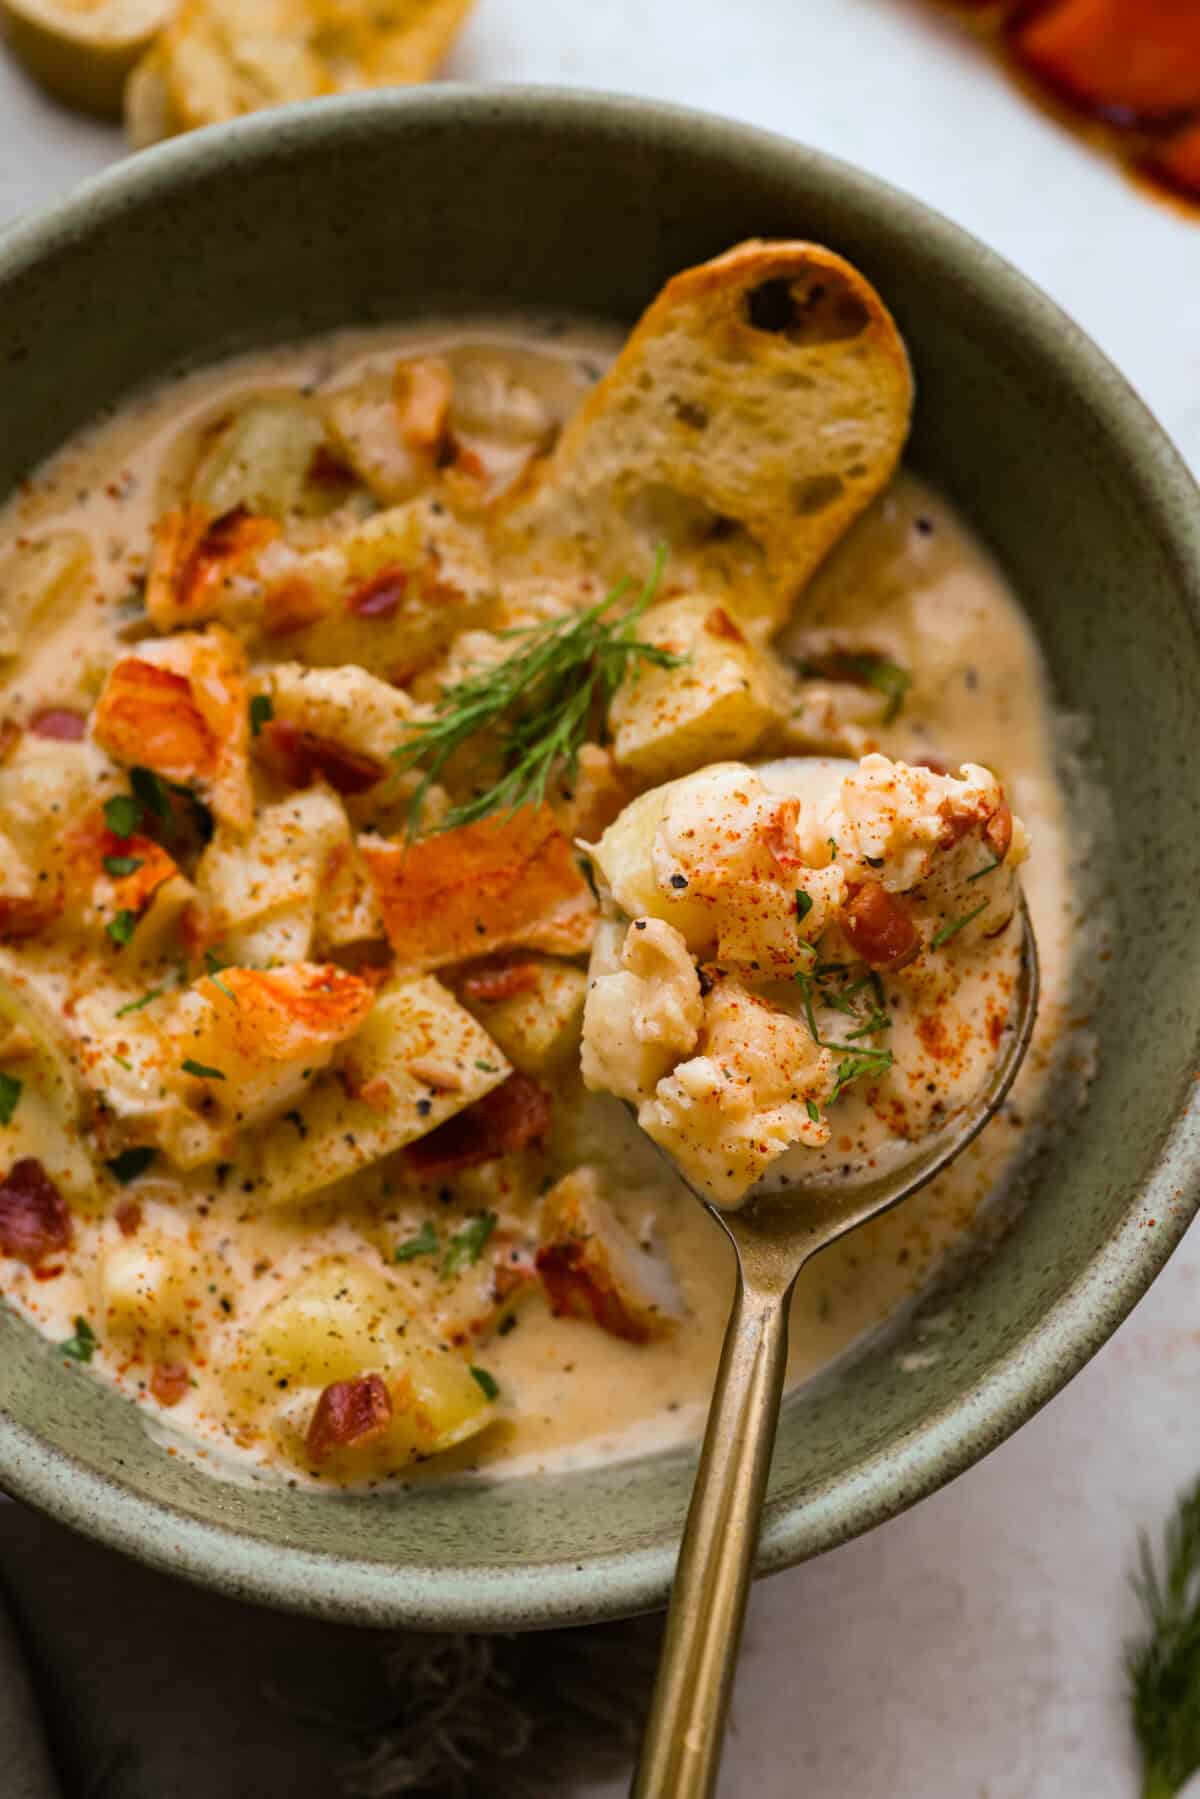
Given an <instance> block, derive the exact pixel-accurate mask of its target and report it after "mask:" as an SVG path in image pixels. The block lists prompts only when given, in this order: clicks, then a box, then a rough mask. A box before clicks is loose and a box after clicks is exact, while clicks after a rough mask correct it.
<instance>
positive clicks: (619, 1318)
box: [536, 1168, 683, 1343]
mask: <svg viewBox="0 0 1200 1799" xmlns="http://www.w3.org/2000/svg"><path fill="white" fill-rule="evenodd" d="M541 1237H542V1242H541V1247H540V1248H539V1250H538V1252H537V1257H536V1261H537V1271H538V1273H539V1275H540V1276H541V1279H542V1285H543V1287H544V1288H545V1290H546V1297H547V1299H548V1301H549V1303H550V1309H551V1310H552V1311H553V1312H554V1313H555V1315H556V1316H558V1317H566V1318H578V1319H582V1320H583V1321H584V1322H585V1323H586V1322H591V1323H593V1324H598V1325H599V1326H600V1329H601V1330H605V1331H608V1333H609V1335H610V1336H614V1337H622V1338H624V1340H625V1341H626V1342H627V1343H651V1342H655V1341H657V1340H659V1339H661V1338H663V1337H668V1336H670V1335H671V1333H672V1332H673V1331H674V1330H675V1329H676V1328H677V1326H678V1324H679V1320H680V1317H681V1316H682V1311H683V1306H682V1299H681V1296H680V1294H679V1290H678V1287H677V1285H676V1282H675V1278H674V1276H673V1274H672V1273H671V1271H670V1269H669V1268H667V1267H666V1266H665V1265H664V1264H662V1263H659V1262H657V1261H656V1260H655V1259H654V1258H652V1257H650V1256H647V1255H646V1254H645V1253H644V1252H643V1251H641V1250H639V1248H638V1246H637V1244H636V1243H635V1242H634V1240H633V1238H632V1237H631V1236H630V1235H629V1232H628V1231H627V1230H626V1229H625V1227H624V1226H623V1225H622V1224H621V1223H620V1221H619V1220H618V1219H617V1217H616V1215H615V1213H614V1212H613V1210H612V1208H611V1206H610V1205H609V1204H608V1202H607V1200H606V1199H605V1198H604V1197H603V1194H602V1192H601V1190H600V1186H599V1183H598V1181H597V1179H596V1175H595V1172H594V1170H592V1169H589V1168H577V1169H576V1170H575V1171H574V1173H573V1174H568V1175H565V1176H564V1177H563V1179H562V1180H561V1181H559V1182H558V1184H557V1186H555V1187H553V1188H552V1189H551V1191H550V1192H549V1193H548V1194H547V1195H546V1197H545V1199H544V1200H543V1202H542V1221H541Z"/></svg>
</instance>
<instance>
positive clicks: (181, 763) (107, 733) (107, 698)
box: [92, 656, 218, 781]
mask: <svg viewBox="0 0 1200 1799" xmlns="http://www.w3.org/2000/svg"><path fill="white" fill-rule="evenodd" d="M92 728H93V732H94V735H95V738H96V742H97V743H98V744H100V745H101V747H102V748H104V749H106V750H108V751H109V752H110V753H111V754H112V755H113V756H115V757H116V758H117V760H118V762H125V763H129V764H135V763H141V764H143V765H144V766H145V767H147V768H152V769H154V770H156V772H157V773H158V774H160V775H165V776H166V777H167V779H168V780H171V781H188V780H194V779H197V778H200V777H204V776H206V775H211V774H212V773H214V771H215V769H216V767H217V760H218V745H217V741H216V739H215V737H214V736H213V733H212V730H211V729H210V727H209V723H208V720H207V719H206V718H205V717H204V714H203V713H202V712H201V710H200V708H199V706H198V705H197V704H196V701H195V699H194V697H193V694H192V684H191V682H190V681H189V680H188V679H187V676H186V675H177V674H175V673H174V671H173V670H171V669H169V668H160V667H159V665H158V664H157V663H156V662H147V661H145V660H144V659H143V658H142V657H141V656H125V657H123V658H122V659H121V661H120V662H118V663H116V664H114V666H113V668H112V671H111V673H110V674H109V677H108V680H107V681H106V683H105V686H104V691H103V693H102V694H101V695H100V698H99V701H98V702H97V705H96V711H95V716H94V720H93V727H92Z"/></svg>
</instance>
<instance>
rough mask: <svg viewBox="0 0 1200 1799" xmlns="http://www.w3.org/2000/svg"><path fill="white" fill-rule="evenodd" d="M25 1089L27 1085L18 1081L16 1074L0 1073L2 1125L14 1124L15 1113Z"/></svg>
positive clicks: (0, 1115)
mask: <svg viewBox="0 0 1200 1799" xmlns="http://www.w3.org/2000/svg"><path fill="white" fill-rule="evenodd" d="M24 1088H25V1083H24V1082H23V1081H20V1080H18V1079H17V1077H16V1075H15V1074H4V1073H3V1072H0V1125H4V1124H11V1123H12V1121H13V1113H14V1112H15V1111H16V1109H17V1102H18V1101H19V1100H20V1097H21V1094H22V1093H23V1092H24Z"/></svg>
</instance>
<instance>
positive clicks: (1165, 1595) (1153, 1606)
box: [1125, 1481, 1200, 1799]
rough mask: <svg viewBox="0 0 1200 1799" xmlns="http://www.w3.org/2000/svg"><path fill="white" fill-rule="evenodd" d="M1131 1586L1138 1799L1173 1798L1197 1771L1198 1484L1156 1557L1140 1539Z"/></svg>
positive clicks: (1128, 1656)
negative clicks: (1137, 1622) (1137, 1621)
mask: <svg viewBox="0 0 1200 1799" xmlns="http://www.w3.org/2000/svg"><path fill="white" fill-rule="evenodd" d="M1133 1586H1134V1591H1135V1592H1136V1593H1137V1596H1138V1598H1139V1600H1140V1601H1141V1605H1142V1610H1143V1612H1144V1614H1145V1619H1146V1625H1145V1630H1144V1631H1143V1633H1142V1635H1141V1636H1139V1637H1137V1638H1136V1639H1135V1640H1134V1641H1133V1642H1131V1643H1130V1644H1129V1645H1128V1646H1127V1648H1126V1652H1125V1667H1126V1672H1127V1674H1128V1677H1129V1695H1130V1703H1131V1708H1132V1713H1133V1731H1134V1735H1135V1736H1136V1738H1137V1742H1138V1747H1139V1749H1140V1750H1141V1755H1142V1799H1173V1796H1174V1795H1175V1794H1176V1793H1178V1792H1179V1791H1180V1789H1181V1788H1182V1787H1183V1786H1185V1785H1186V1783H1187V1781H1188V1780H1189V1779H1190V1778H1191V1776H1192V1775H1193V1774H1194V1773H1195V1772H1196V1771H1197V1769H1200V1481H1197V1482H1196V1484H1195V1485H1194V1486H1193V1487H1192V1488H1191V1489H1190V1490H1189V1491H1188V1492H1186V1493H1184V1494H1183V1495H1182V1497H1181V1498H1180V1500H1179V1501H1178V1503H1177V1505H1176V1507H1175V1510H1174V1512H1173V1513H1172V1515H1171V1518H1170V1520H1169V1521H1168V1523H1167V1526H1166V1530H1165V1531H1164V1533H1163V1545H1162V1552H1161V1557H1160V1558H1156V1557H1155V1553H1154V1550H1153V1549H1152V1547H1151V1544H1150V1540H1149V1538H1148V1537H1147V1536H1146V1534H1145V1532H1143V1533H1142V1534H1141V1536H1140V1538H1139V1540H1138V1567H1137V1571H1136V1573H1135V1574H1134V1577H1133Z"/></svg>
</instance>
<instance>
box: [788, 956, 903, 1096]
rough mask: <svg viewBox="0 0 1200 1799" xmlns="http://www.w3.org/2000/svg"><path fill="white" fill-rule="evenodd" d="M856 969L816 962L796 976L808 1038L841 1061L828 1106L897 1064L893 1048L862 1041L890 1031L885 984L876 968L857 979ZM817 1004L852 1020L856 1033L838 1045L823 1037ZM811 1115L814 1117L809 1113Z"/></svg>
mask: <svg viewBox="0 0 1200 1799" xmlns="http://www.w3.org/2000/svg"><path fill="white" fill-rule="evenodd" d="M855 966H856V965H855V964H853V963H847V962H818V963H817V965H816V967H815V968H814V969H812V971H811V972H809V971H807V970H801V971H800V972H799V973H798V974H797V975H796V977H795V979H796V982H797V984H798V986H799V988H800V994H801V998H802V1000H803V1002H804V1019H805V1023H806V1024H807V1025H808V1031H809V1035H810V1037H811V1038H812V1040H813V1042H814V1043H815V1044H816V1045H817V1046H818V1048H820V1049H827V1050H831V1051H832V1052H833V1054H834V1055H836V1056H839V1057H840V1058H841V1060H840V1061H839V1062H838V1067H837V1074H836V1075H835V1077H834V1083H833V1091H832V1092H831V1093H830V1095H829V1103H830V1105H832V1104H833V1102H834V1100H835V1099H837V1098H838V1096H839V1094H841V1093H843V1092H844V1091H845V1089H846V1088H847V1087H849V1086H850V1085H851V1084H852V1083H853V1082H854V1081H857V1080H861V1079H862V1078H863V1077H864V1076H867V1077H875V1078H878V1076H880V1075H882V1074H886V1073H887V1071H888V1069H889V1068H890V1067H891V1066H892V1062H893V1056H892V1052H891V1050H890V1049H880V1048H877V1047H876V1046H875V1045H874V1044H870V1043H867V1042H865V1041H864V1039H865V1038H867V1037H874V1036H876V1035H878V1033H879V1032H880V1031H889V1030H891V1028H892V1021H891V1019H890V1018H889V1017H888V1014H887V1010H886V995H885V994H884V991H883V982H882V981H881V980H880V978H879V975H878V974H877V973H876V971H875V970H874V969H873V968H869V969H868V970H867V972H866V973H865V974H862V975H858V976H857V977H856V978H854V979H849V978H848V977H849V976H852V975H854V972H855ZM818 1005H820V1006H825V1007H827V1008H828V1009H829V1010H830V1011H832V1012H838V1013H840V1014H841V1015H842V1016H843V1017H844V1018H848V1019H850V1020H851V1021H852V1024H853V1029H851V1030H848V1031H847V1032H846V1033H845V1041H844V1042H841V1043H834V1042H831V1041H830V1039H829V1038H827V1037H822V1035H821V1033H820V1030H819V1029H818V1026H817V1014H816V1008H817V1006H818ZM809 1116H810V1117H811V1116H812V1112H811V1110H810V1112H809Z"/></svg>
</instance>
